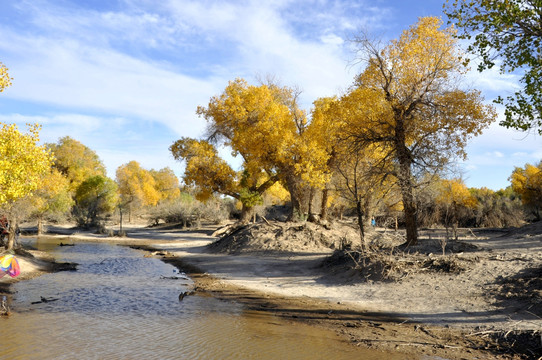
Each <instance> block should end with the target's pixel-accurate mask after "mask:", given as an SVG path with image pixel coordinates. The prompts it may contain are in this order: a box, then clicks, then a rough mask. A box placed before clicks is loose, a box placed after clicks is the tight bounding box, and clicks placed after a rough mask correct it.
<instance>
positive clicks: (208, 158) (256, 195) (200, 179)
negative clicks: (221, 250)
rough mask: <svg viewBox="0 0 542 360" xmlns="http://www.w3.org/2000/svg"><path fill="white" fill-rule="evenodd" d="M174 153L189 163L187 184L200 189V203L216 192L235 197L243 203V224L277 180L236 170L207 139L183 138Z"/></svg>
mask: <svg viewBox="0 0 542 360" xmlns="http://www.w3.org/2000/svg"><path fill="white" fill-rule="evenodd" d="M170 151H171V152H172V154H173V157H174V158H175V159H176V160H179V161H184V162H185V163H186V168H185V171H184V177H183V181H184V183H185V184H186V185H188V186H193V187H194V188H195V189H196V191H197V192H196V198H197V199H198V200H202V201H206V200H208V199H210V198H211V197H212V195H213V194H215V193H218V194H223V195H227V196H231V197H233V198H234V199H237V200H239V201H240V202H241V204H242V211H241V221H242V222H247V221H248V220H249V219H250V216H251V213H252V210H253V208H254V206H256V205H259V204H261V203H262V201H263V199H262V194H263V193H264V192H265V191H266V190H267V189H269V188H270V187H271V186H272V185H273V184H274V183H275V182H276V181H277V178H268V177H266V176H265V174H264V173H262V172H261V170H260V172H258V173H255V174H251V173H250V172H249V170H248V169H245V170H244V171H242V172H236V171H234V170H233V169H232V168H231V166H230V165H229V164H228V163H227V162H226V161H225V160H224V159H222V158H221V157H220V156H219V155H218V152H217V150H216V148H215V147H214V146H213V145H212V144H211V143H209V142H208V141H205V140H196V139H191V138H182V139H180V140H177V141H176V142H175V143H174V144H173V145H171V147H170Z"/></svg>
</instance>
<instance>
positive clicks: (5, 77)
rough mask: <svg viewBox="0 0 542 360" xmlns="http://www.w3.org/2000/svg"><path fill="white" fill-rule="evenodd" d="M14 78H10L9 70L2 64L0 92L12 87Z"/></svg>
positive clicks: (0, 67) (0, 68)
mask: <svg viewBox="0 0 542 360" xmlns="http://www.w3.org/2000/svg"><path fill="white" fill-rule="evenodd" d="M11 80H12V78H11V77H10V76H9V73H8V68H7V67H6V66H5V65H4V64H2V63H1V62H0V92H2V91H4V89H5V88H7V87H8V86H11Z"/></svg>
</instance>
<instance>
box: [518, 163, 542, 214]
mask: <svg viewBox="0 0 542 360" xmlns="http://www.w3.org/2000/svg"><path fill="white" fill-rule="evenodd" d="M510 182H511V185H512V189H513V190H514V191H515V192H516V193H517V194H519V195H520V196H521V201H522V202H523V204H525V205H533V206H536V207H540V205H541V204H542V162H540V163H539V164H538V165H537V166H534V165H531V164H525V167H524V168H520V167H516V168H515V169H514V172H513V173H512V175H511V176H510Z"/></svg>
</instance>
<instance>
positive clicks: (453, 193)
mask: <svg viewBox="0 0 542 360" xmlns="http://www.w3.org/2000/svg"><path fill="white" fill-rule="evenodd" d="M435 201H436V203H437V204H440V205H444V206H451V207H453V208H459V207H463V208H468V209H474V208H475V207H476V205H477V204H478V201H477V200H476V197H475V196H473V195H472V194H471V192H470V191H469V189H468V188H467V186H466V185H465V184H464V183H463V181H462V180H461V179H452V180H446V179H443V180H440V186H439V194H438V196H437V197H436V199H435Z"/></svg>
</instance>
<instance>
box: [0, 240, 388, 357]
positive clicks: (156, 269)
mask: <svg viewBox="0 0 542 360" xmlns="http://www.w3.org/2000/svg"><path fill="white" fill-rule="evenodd" d="M55 241H56V244H55ZM64 241H65V240H64ZM57 244H58V241H57V240H53V241H51V240H49V241H46V242H44V241H43V240H40V243H36V244H35V245H36V246H37V247H38V248H39V249H44V248H45V249H49V250H50V251H51V252H53V255H54V256H55V257H56V258H57V259H59V260H60V261H68V262H76V263H78V264H79V266H78V271H76V272H60V273H55V274H46V275H43V276H41V277H39V278H36V279H33V280H29V281H23V282H19V283H17V284H15V285H14V286H13V290H15V291H16V293H15V294H14V296H13V299H12V304H11V307H12V309H13V310H14V311H15V313H14V314H13V315H12V316H10V317H8V318H4V319H0V324H2V326H3V328H4V329H11V331H9V332H6V333H3V334H2V336H1V337H0V349H1V350H0V358H1V359H8V358H9V359H73V358H84V359H135V358H141V357H144V358H150V359H325V358H333V359H352V358H363V359H378V358H380V357H381V356H382V354H381V353H372V352H368V351H362V350H360V349H357V348H354V347H352V346H349V345H348V344H345V343H343V342H341V341H339V339H338V338H337V336H336V335H335V334H334V333H332V332H327V331H323V330H321V329H319V328H314V327H310V326H307V325H304V324H301V323H297V322H290V321H286V320H284V319H280V318H277V317H274V316H272V315H270V314H267V313H259V312H248V311H245V309H244V308H243V307H242V306H241V305H240V304H237V303H231V302H227V301H221V300H218V299H215V298H212V297H209V296H188V297H185V299H184V300H183V301H179V300H178V295H179V293H180V292H182V291H186V290H187V289H188V287H189V286H190V285H191V283H190V281H189V280H185V279H180V280H172V279H167V277H171V276H172V275H173V274H174V270H175V269H174V267H173V266H171V265H169V264H165V263H163V262H161V261H159V260H158V259H153V258H145V257H143V253H141V252H139V251H136V250H132V249H129V248H126V247H123V246H115V245H111V244H103V243H78V244H76V245H75V246H73V247H72V246H67V247H58V246H56V245H57ZM164 277H166V278H165V279H164ZM42 297H43V298H45V299H48V300H52V301H47V302H40V303H37V304H36V303H35V302H37V301H40V299H41V298H42ZM33 302H34V303H35V304H32V303H33ZM388 358H389V357H388Z"/></svg>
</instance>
